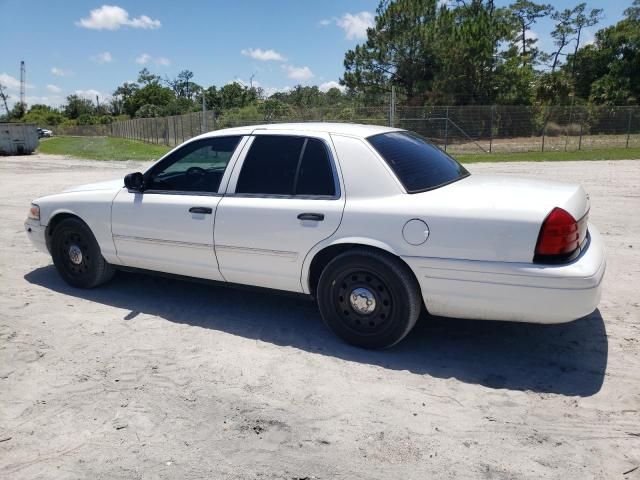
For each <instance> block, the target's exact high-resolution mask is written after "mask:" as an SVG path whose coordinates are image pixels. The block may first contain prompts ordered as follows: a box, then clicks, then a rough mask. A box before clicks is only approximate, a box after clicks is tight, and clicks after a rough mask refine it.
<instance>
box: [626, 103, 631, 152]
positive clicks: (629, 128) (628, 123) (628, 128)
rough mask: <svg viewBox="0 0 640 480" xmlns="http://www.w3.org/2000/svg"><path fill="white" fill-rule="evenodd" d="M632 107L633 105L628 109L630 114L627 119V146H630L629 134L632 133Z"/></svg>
mask: <svg viewBox="0 0 640 480" xmlns="http://www.w3.org/2000/svg"><path fill="white" fill-rule="evenodd" d="M631 108H632V107H629V108H628V110H627V111H628V112H629V115H628V119H627V145H626V147H625V148H629V136H630V135H631Z"/></svg>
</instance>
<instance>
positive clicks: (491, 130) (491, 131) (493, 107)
mask: <svg viewBox="0 0 640 480" xmlns="http://www.w3.org/2000/svg"><path fill="white" fill-rule="evenodd" d="M495 108H496V106H495V105H491V112H490V117H489V153H491V149H492V147H493V112H494V110H495Z"/></svg>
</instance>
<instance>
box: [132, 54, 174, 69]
mask: <svg viewBox="0 0 640 480" xmlns="http://www.w3.org/2000/svg"><path fill="white" fill-rule="evenodd" d="M151 62H153V63H155V64H156V65H158V66H160V67H168V66H169V65H171V60H169V59H168V58H167V57H152V56H151V55H149V54H148V53H142V54H140V55H139V56H138V57H137V58H136V63H139V64H140V65H147V64H149V63H151Z"/></svg>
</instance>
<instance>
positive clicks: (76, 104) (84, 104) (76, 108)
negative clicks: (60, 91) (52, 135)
mask: <svg viewBox="0 0 640 480" xmlns="http://www.w3.org/2000/svg"><path fill="white" fill-rule="evenodd" d="M62 111H63V113H64V116H65V117H67V118H70V119H72V120H75V119H78V118H80V116H81V115H85V116H87V115H89V116H90V115H93V113H94V111H95V107H94V105H93V102H92V101H91V100H89V99H87V98H82V97H80V96H78V95H75V94H74V95H69V96H68V97H67V103H66V104H65V105H64V106H63V107H62Z"/></svg>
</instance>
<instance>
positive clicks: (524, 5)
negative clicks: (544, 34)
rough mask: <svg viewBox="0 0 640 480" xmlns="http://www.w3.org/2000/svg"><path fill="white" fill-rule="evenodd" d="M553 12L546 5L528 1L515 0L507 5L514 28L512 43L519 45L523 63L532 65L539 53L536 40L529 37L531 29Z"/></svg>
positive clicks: (551, 8)
mask: <svg viewBox="0 0 640 480" xmlns="http://www.w3.org/2000/svg"><path fill="white" fill-rule="evenodd" d="M551 12H553V7H552V6H551V5H547V4H541V3H535V2H532V1H530V0H517V1H516V2H515V3H512V4H511V5H509V14H510V16H511V18H512V20H513V22H514V24H515V26H516V32H517V33H516V35H515V37H514V39H513V40H514V43H517V44H519V45H520V47H519V48H520V55H521V57H522V62H523V63H529V62H530V63H534V62H535V60H536V59H537V57H538V55H539V53H540V51H539V50H538V48H537V47H536V46H535V44H536V42H537V39H536V38H535V37H533V36H531V34H530V33H529V32H530V29H531V27H532V26H533V25H534V24H535V23H536V22H537V21H538V20H539V19H541V18H544V17H546V16H548V15H550V14H551Z"/></svg>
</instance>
